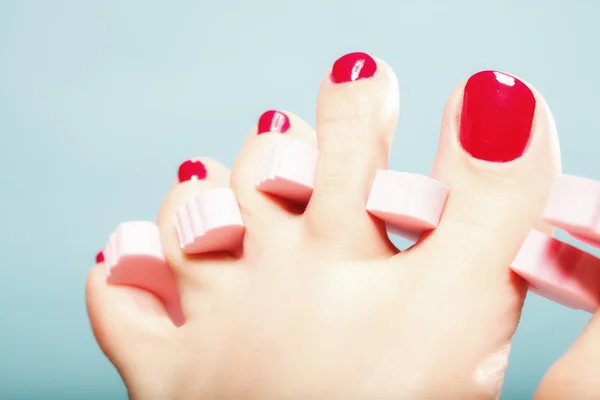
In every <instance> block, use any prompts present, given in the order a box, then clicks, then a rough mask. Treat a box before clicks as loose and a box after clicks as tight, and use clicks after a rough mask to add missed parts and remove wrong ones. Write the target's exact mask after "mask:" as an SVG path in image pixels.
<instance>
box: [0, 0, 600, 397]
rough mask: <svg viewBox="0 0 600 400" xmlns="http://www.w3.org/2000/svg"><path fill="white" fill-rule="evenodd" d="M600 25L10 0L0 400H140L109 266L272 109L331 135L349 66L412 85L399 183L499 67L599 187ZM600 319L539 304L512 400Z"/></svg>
mask: <svg viewBox="0 0 600 400" xmlns="http://www.w3.org/2000/svg"><path fill="white" fill-rule="evenodd" d="M598 15H600V2H595V1H593V0H588V1H585V0H579V1H573V0H564V1H550V0H528V1H527V2H525V1H517V0H515V1H482V0H473V1H465V0H463V1H457V0H454V1H450V0H446V1H442V0H439V1H424V0H420V1H399V0H395V1H391V0H386V1H375V0H371V1H366V0H364V1H354V0H303V1H282V0H279V1H277V0H252V1H250V0H248V1H245V2H242V1H221V2H217V1H212V2H209V1H178V2H155V1H118V0H112V1H97V2H91V1H76V0H73V1H58V0H55V1H27V0H21V1H17V0H14V1H7V0H0V183H1V186H0V191H1V192H0V193H1V198H0V215H1V219H0V248H1V251H0V262H1V269H0V398H7V399H8V398H11V399H17V398H40V399H42V398H43V399H50V398H55V399H63V400H66V399H82V398H86V399H92V398H97V399H113V398H114V399H123V398H125V396H126V393H125V390H124V387H123V385H122V383H121V382H120V379H119V377H118V375H117V374H116V373H115V371H114V370H113V368H112V367H111V365H110V364H109V363H108V361H107V360H106V359H105V358H104V357H103V355H102V354H101V352H100V351H99V350H98V348H97V346H96V344H95V341H94V339H93V337H92V334H91V331H90V329H89V327H88V322H87V317H86V312H85V307H84V279H85V276H86V272H87V270H88V268H89V267H90V266H91V264H92V263H93V257H94V254H95V252H96V250H97V249H99V247H101V246H102V245H103V244H104V242H105V239H106V235H107V234H108V233H109V232H110V231H111V229H112V228H113V227H114V226H115V225H116V224H117V223H119V222H121V221H123V220H129V219H153V218H154V216H155V213H156V211H157V209H158V206H159V204H160V201H161V199H162V197H163V195H164V194H165V193H166V191H167V190H168V188H169V186H170V184H171V182H172V179H173V177H174V174H175V172H176V168H177V166H178V164H179V162H180V161H181V160H183V159H185V158H187V157H191V156H197V155H208V156H211V157H214V158H216V159H219V160H221V161H222V162H224V163H225V164H226V165H229V166H231V164H232V162H233V160H234V157H235V155H236V153H237V152H238V150H239V149H240V146H241V144H242V139H243V138H244V136H245V135H246V134H247V131H248V130H249V129H250V128H251V126H252V125H253V124H254V123H255V120H256V118H257V116H258V115H259V114H260V113H261V112H262V111H263V110H265V109H266V108H271V107H275V108H285V109H290V110H293V111H294V112H296V113H297V114H299V115H302V116H304V117H305V118H306V119H307V120H308V121H309V122H311V123H312V122H314V110H315V99H316V94H317V88H318V83H319V80H320V78H321V76H322V74H323V73H324V72H325V70H326V69H327V68H328V66H329V65H330V63H332V62H333V61H334V60H335V58H336V57H337V56H339V55H341V54H343V53H345V52H348V51H354V50H364V51H367V52H370V53H372V54H374V55H377V56H379V57H381V58H383V59H385V60H387V61H388V62H389V63H390V64H391V66H392V67H393V68H394V69H395V71H396V72H397V74H398V77H399V81H400V85H401V90H402V94H403V109H402V113H401V122H400V126H399V128H398V130H399V136H398V139H397V141H396V144H395V148H394V150H393V153H392V160H391V166H392V167H393V168H396V169H401V170H409V171H414V172H420V173H425V174H428V173H429V171H430V168H431V164H432V160H433V156H434V153H435V149H436V143H437V137H438V132H439V125H440V116H441V112H442V108H443V106H444V103H445V101H446V98H447V96H448V95H449V94H450V92H451V90H452V88H453V87H454V86H455V85H456V84H457V83H458V82H459V81H460V80H462V79H464V78H466V77H468V76H469V75H470V74H471V73H473V72H475V71H477V70H480V69H484V68H496V69H502V70H506V71H509V72H513V73H515V74H518V75H520V76H522V77H524V78H526V79H527V80H529V81H530V82H532V83H533V84H534V85H535V86H536V87H537V88H538V89H539V90H540V91H541V92H542V93H543V94H544V95H545V98H546V99H547V101H548V103H549V104H550V106H551V107H552V109H553V112H554V116H555V118H556V120H557V124H558V127H559V132H560V139H561V145H562V152H563V161H564V169H565V171H566V172H569V173H575V174H582V175H586V176H589V177H593V178H596V179H600V162H598V161H595V158H596V157H597V151H598V148H600V122H599V121H600V120H599V119H598V115H599V114H598V113H599V109H600V100H599V97H598V92H599V91H600V74H599V70H600V58H599V56H598V48H599V45H600V28H598V27H594V26H595V25H596V24H597V19H598ZM588 318H589V316H588V315H586V314H585V313H581V312H575V311H570V310H567V309H565V308H562V307H560V306H557V305H554V304H551V303H550V302H548V301H545V300H542V299H540V298H537V297H534V296H530V297H529V299H528V301H527V305H526V307H525V313H524V316H523V321H522V324H521V326H520V328H519V331H518V334H517V336H516V338H515V343H514V348H513V352H512V355H511V361H512V362H511V365H510V367H509V370H508V375H507V381H506V386H505V391H504V395H503V398H504V399H525V398H530V396H531V394H532V393H533V391H534V389H535V387H536V385H537V384H538V382H539V380H540V379H541V377H542V375H543V373H544V371H545V370H546V369H547V368H548V367H549V366H550V365H551V363H552V362H553V361H554V360H556V359H557V357H559V355H560V354H561V353H562V352H563V351H564V350H565V349H566V348H567V347H568V346H569V344H570V343H572V341H573V340H574V339H575V337H576V336H577V335H578V334H579V332H580V331H581V329H582V328H583V326H584V325H585V323H586V321H587V319H588Z"/></svg>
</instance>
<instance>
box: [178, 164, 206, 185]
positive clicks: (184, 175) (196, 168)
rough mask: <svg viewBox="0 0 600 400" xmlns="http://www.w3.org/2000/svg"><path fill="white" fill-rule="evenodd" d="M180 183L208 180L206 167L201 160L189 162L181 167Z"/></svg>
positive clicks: (179, 173) (179, 172)
mask: <svg viewBox="0 0 600 400" xmlns="http://www.w3.org/2000/svg"><path fill="white" fill-rule="evenodd" d="M177 177H178V178H179V182H187V181H200V180H202V179H204V178H206V167H205V166H204V164H202V162H201V161H199V160H187V161H185V162H183V164H181V165H180V166H179V171H178V173H177Z"/></svg>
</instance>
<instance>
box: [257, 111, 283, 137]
mask: <svg viewBox="0 0 600 400" xmlns="http://www.w3.org/2000/svg"><path fill="white" fill-rule="evenodd" d="M288 129H290V119H289V118H288V116H287V115H285V114H284V113H282V112H281V111H277V110H269V111H265V112H264V113H263V114H262V115H261V116H260V118H259V119H258V131H257V133H258V134H259V135H260V134H261V133H267V132H275V133H285V132H287V131H288Z"/></svg>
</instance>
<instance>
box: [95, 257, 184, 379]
mask: <svg viewBox="0 0 600 400" xmlns="http://www.w3.org/2000/svg"><path fill="white" fill-rule="evenodd" d="M99 254H101V253H99ZM97 261H98V264H97V265H96V266H95V267H94V268H93V269H92V270H91V271H90V273H89V275H88V279H87V284H86V301H87V309H88V315H89V318H90V322H91V325H92V329H93V331H94V335H95V337H96V340H97V341H98V344H99V345H100V347H101V348H102V350H103V352H104V353H105V354H106V356H107V357H108V358H109V359H110V360H111V362H112V363H113V364H114V365H115V366H116V367H117V368H118V369H119V370H120V371H124V370H127V369H129V368H130V367H132V366H133V362H134V361H135V360H138V359H139V357H140V356H141V354H142V353H144V352H145V349H147V348H160V346H161V345H164V342H165V341H166V340H167V337H168V335H169V334H170V333H172V331H173V330H174V329H176V328H175V325H173V323H172V322H171V319H170V318H169V315H168V314H167V311H166V310H165V308H164V307H163V303H162V302H161V301H160V300H159V299H158V298H157V297H155V296H154V295H152V294H150V293H149V292H147V291H144V290H140V289H136V288H132V287H126V286H115V285H110V284H108V283H107V282H106V270H105V266H104V263H103V260H102V258H101V257H97Z"/></svg>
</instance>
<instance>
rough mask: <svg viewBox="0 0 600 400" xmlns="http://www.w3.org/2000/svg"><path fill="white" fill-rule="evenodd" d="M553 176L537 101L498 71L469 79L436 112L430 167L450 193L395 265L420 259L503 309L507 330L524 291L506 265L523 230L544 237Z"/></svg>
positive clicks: (550, 145)
mask: <svg viewBox="0 0 600 400" xmlns="http://www.w3.org/2000/svg"><path fill="white" fill-rule="evenodd" d="M559 172H560V155H559V150H558V141H557V136H556V129H555V125H554V121H553V118H552V116H551V113H550V110H549V109H548V106H547V104H546V102H545V101H544V99H543V98H542V96H541V95H540V94H539V93H538V92H537V91H535V89H533V88H532V87H531V86H530V85H529V84H527V83H524V82H522V81H521V80H519V79H518V78H516V77H513V76H511V75H508V74H505V73H501V72H495V71H482V72H479V73H477V74H475V75H473V76H472V77H471V78H469V79H468V80H467V82H466V83H463V84H461V85H459V87H458V88H457V89H456V90H455V91H454V93H453V94H452V95H451V97H450V99H449V101H448V103H447V106H446V109H445V111H444V117H443V123H442V131H441V137H440V143H439V147H438V153H437V156H436V160H435V165H434V168H433V178H435V179H437V180H439V181H441V182H442V183H444V184H446V185H447V186H448V187H449V189H450V195H449V197H448V200H447V203H446V207H445V209H444V213H443V215H442V219H441V220H440V223H439V226H438V227H437V229H436V230H435V231H434V232H433V233H432V234H430V235H429V236H428V237H426V238H423V239H422V241H421V242H420V243H419V244H417V246H415V247H414V248H413V249H411V250H410V251H409V252H405V253H403V254H400V255H398V256H397V257H398V259H401V258H402V257H410V256H412V255H414V256H415V257H423V258H424V259H428V260H430V261H431V262H430V263H429V264H428V265H431V266H432V267H433V268H438V267H439V268H440V269H441V270H442V271H441V272H440V271H438V272H439V273H435V274H434V275H435V276H436V277H438V278H440V279H446V281H447V283H446V286H447V285H448V282H451V283H456V286H460V288H458V289H459V290H466V291H469V290H473V291H477V292H476V293H475V292H472V293H471V295H473V296H481V297H480V298H481V301H482V302H483V299H489V300H490V301H492V302H495V303H494V304H497V305H498V306H499V307H502V308H504V309H505V308H506V306H507V305H508V306H509V307H510V310H511V314H510V315H509V317H510V321H511V322H514V323H511V324H510V326H511V329H512V328H514V327H515V326H516V323H517V321H518V315H519V311H520V308H521V306H522V301H523V297H524V294H525V291H524V285H522V283H521V281H520V280H518V279H515V277H514V275H513V274H512V273H510V271H509V269H508V266H509V265H510V263H511V261H512V259H513V258H514V257H515V255H516V254H517V252H518V250H519V248H520V246H521V244H522V243H523V240H524V239H525V237H526V236H527V234H528V232H529V231H530V229H531V228H537V229H539V230H542V231H545V232H551V228H550V227H549V226H547V225H546V224H545V223H544V222H542V218H541V217H542V211H543V208H544V206H545V203H546V200H547V197H548V194H549V191H550V188H551V185H552V182H553V180H554V179H555V178H556V176H557V175H558V174H559ZM411 253H412V255H411ZM420 259H421V258H420ZM467 282H470V283H467ZM482 304H483V303H482ZM486 304H488V305H489V303H486ZM489 311H490V312H489V314H490V315H493V314H494V313H492V312H491V310H489ZM513 311H514V312H513Z"/></svg>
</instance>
